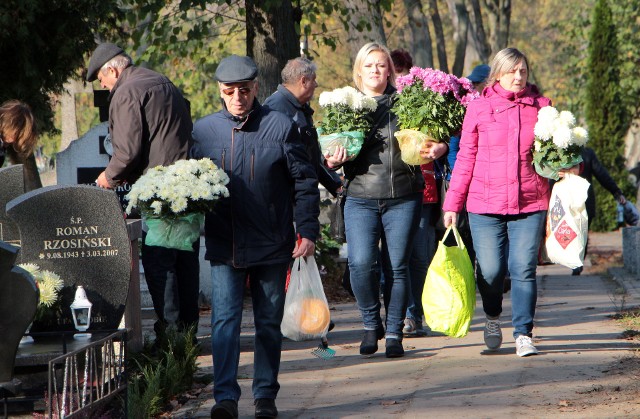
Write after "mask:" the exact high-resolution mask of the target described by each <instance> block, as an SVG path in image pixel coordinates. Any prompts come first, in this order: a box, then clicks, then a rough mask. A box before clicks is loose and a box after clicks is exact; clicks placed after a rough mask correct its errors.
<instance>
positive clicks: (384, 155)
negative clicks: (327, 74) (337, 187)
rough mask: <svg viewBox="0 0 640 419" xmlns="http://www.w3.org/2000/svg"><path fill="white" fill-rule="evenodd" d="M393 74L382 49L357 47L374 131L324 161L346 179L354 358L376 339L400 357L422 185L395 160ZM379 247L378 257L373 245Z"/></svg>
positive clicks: (358, 78)
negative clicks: (357, 337)
mask: <svg viewBox="0 0 640 419" xmlns="http://www.w3.org/2000/svg"><path fill="white" fill-rule="evenodd" d="M395 79H396V76H395V69H394V66H393V61H392V59H391V55H390V53H389V50H388V49H387V48H386V47H385V46H384V45H382V44H380V43H377V42H370V43H368V44H366V45H364V46H363V47H362V48H361V49H360V51H359V52H358V54H357V55H356V59H355V62H354V66H353V80H354V83H355V85H356V87H357V88H358V90H360V91H361V92H362V93H363V94H365V95H367V96H369V97H373V98H375V99H376V101H377V102H378V107H377V109H376V111H374V112H372V113H371V115H370V116H371V118H372V121H373V128H372V130H371V132H369V133H367V134H366V138H365V142H364V144H363V146H362V149H361V151H360V153H359V154H358V156H357V157H356V158H355V159H353V160H351V161H349V160H348V157H347V153H346V150H345V149H344V147H337V149H336V151H335V153H334V154H333V155H326V156H325V158H326V164H327V165H328V167H329V168H337V167H340V166H343V168H344V173H345V177H346V178H347V179H348V180H349V187H348V188H347V198H346V203H345V207H344V219H345V227H346V236H347V243H349V246H348V264H349V271H350V275H351V286H352V288H353V292H354V294H355V296H356V301H357V303H358V308H359V309H360V314H361V315H362V320H363V326H364V335H363V338H362V342H361V343H360V353H361V354H362V355H371V354H374V353H375V352H377V350H378V340H380V339H382V338H383V337H384V338H386V342H385V355H386V357H387V358H396V357H401V356H403V355H404V348H403V346H402V337H403V335H402V328H403V326H404V318H405V314H406V309H407V296H408V287H409V258H410V256H411V251H412V248H413V238H414V235H415V232H416V230H417V227H418V224H419V220H420V209H421V206H422V190H423V189H424V179H423V177H422V173H421V172H420V167H419V166H409V165H407V164H406V163H404V162H403V161H402V159H401V157H400V147H399V145H398V141H397V140H396V138H395V137H394V135H393V133H394V132H395V131H397V117H396V116H395V115H394V114H393V113H392V112H391V107H392V105H393V98H394V93H395V92H396V89H395V87H394V85H395ZM381 240H382V246H381V248H382V250H381V251H380V250H379V247H378V244H379V243H380V241H381ZM380 252H381V253H382V255H381V256H382V269H383V270H384V276H385V291H384V294H385V295H384V297H385V300H386V301H388V310H387V311H386V331H385V325H384V324H383V321H382V318H381V317H380V308H381V305H380V281H379V278H378V276H377V275H376V274H375V271H374V266H375V264H376V260H377V259H378V257H379V255H380Z"/></svg>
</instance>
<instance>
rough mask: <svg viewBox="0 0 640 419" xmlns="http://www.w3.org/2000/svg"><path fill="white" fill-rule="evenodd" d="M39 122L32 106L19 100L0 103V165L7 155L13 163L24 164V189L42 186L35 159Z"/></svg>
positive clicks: (28, 189) (27, 190)
mask: <svg viewBox="0 0 640 419" xmlns="http://www.w3.org/2000/svg"><path fill="white" fill-rule="evenodd" d="M37 142H38V132H37V130H36V121H35V117H34V116H33V112H32V111H31V107H30V106H29V105H27V104H26V103H24V102H21V101H19V100H8V101H6V102H4V103H3V104H2V105H0V167H2V165H3V164H4V161H5V158H6V157H8V158H9V159H8V160H9V162H10V163H11V164H22V165H24V167H23V171H24V184H25V192H29V191H31V190H34V189H37V188H41V187H42V182H41V181H40V176H39V175H38V168H37V166H36V159H35V156H34V154H33V151H34V149H35V148H36V144H37Z"/></svg>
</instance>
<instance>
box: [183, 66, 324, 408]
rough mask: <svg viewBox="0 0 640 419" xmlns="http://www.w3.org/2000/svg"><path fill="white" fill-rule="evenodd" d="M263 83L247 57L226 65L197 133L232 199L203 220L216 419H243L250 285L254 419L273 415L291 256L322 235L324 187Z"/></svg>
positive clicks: (197, 147) (197, 148)
mask: <svg viewBox="0 0 640 419" xmlns="http://www.w3.org/2000/svg"><path fill="white" fill-rule="evenodd" d="M257 75H258V69H257V67H256V64H255V63H254V62H253V60H252V59H251V58H249V57H240V56H237V55H232V56H229V57H227V58H225V59H223V60H222V61H221V62H220V64H219V65H218V69H217V70H216V75H215V76H216V79H217V81H218V85H219V87H220V95H221V96H222V102H223V103H222V108H223V109H222V110H221V111H220V112H217V113H214V114H212V115H208V116H206V117H204V118H202V119H200V120H198V121H196V123H195V124H194V127H193V140H194V144H193V147H192V150H191V155H192V157H195V158H202V157H209V158H211V159H212V160H213V161H214V162H215V164H216V165H218V166H219V167H221V168H222V169H224V170H225V172H226V173H227V174H228V175H229V178H230V181H229V184H228V185H227V187H228V188H229V197H228V198H225V199H222V200H221V201H220V202H219V203H218V206H217V207H216V209H215V211H214V212H212V213H209V214H207V216H206V220H205V239H206V247H207V252H206V256H205V258H206V259H208V260H209V261H210V263H211V278H212V289H213V291H212V298H211V305H212V308H211V328H212V331H211V342H212V354H213V368H214V390H213V395H214V398H215V400H216V405H215V406H214V407H213V408H212V410H211V417H212V418H236V417H238V399H239V398H240V387H239V385H238V380H237V375H238V361H239V358H240V324H241V320H242V301H243V295H244V287H245V284H246V282H247V278H248V279H249V286H250V289H251V298H252V301H253V313H254V321H255V327H256V334H255V351H254V366H253V369H254V374H253V376H254V378H253V397H254V399H255V415H256V417H260V418H273V417H276V416H277V414H278V410H277V409H276V405H275V398H276V396H277V395H278V390H279V389H280V385H279V384H278V371H279V368H280V352H281V349H282V333H281V332H280V323H281V321H282V315H283V310H284V300H285V291H284V288H285V281H286V276H287V268H288V266H289V263H290V262H291V258H292V257H293V258H297V257H301V256H313V253H314V249H315V240H316V239H317V238H318V236H319V230H320V226H319V223H318V215H319V212H320V210H319V191H318V181H317V179H316V174H315V170H314V168H313V166H312V165H311V162H310V161H309V157H308V155H307V152H306V150H305V145H304V144H303V142H302V140H301V138H300V134H299V132H298V129H297V127H296V126H295V125H294V124H293V122H292V121H291V120H290V119H289V118H288V117H287V116H286V115H284V114H282V113H280V112H276V111H272V110H270V109H269V108H266V107H263V106H261V105H260V103H259V102H258V100H257V99H256V94H257V92H258V82H257V81H256V77H257ZM294 213H295V220H296V231H294V225H293V218H294ZM296 233H297V234H298V236H299V237H300V240H299V241H298V242H297V243H296V239H295V236H296Z"/></svg>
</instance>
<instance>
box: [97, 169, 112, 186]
mask: <svg viewBox="0 0 640 419" xmlns="http://www.w3.org/2000/svg"><path fill="white" fill-rule="evenodd" d="M96 185H97V186H99V187H100V188H104V189H113V188H111V185H109V182H108V181H107V175H106V174H105V173H104V172H102V173H100V176H98V179H96Z"/></svg>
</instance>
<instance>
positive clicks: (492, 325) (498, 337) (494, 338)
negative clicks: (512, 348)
mask: <svg viewBox="0 0 640 419" xmlns="http://www.w3.org/2000/svg"><path fill="white" fill-rule="evenodd" d="M484 344H485V345H487V348H488V349H489V350H490V351H496V350H498V349H500V346H501V345H502V330H501V329H500V319H495V320H494V319H487V322H486V323H485V325H484Z"/></svg>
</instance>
